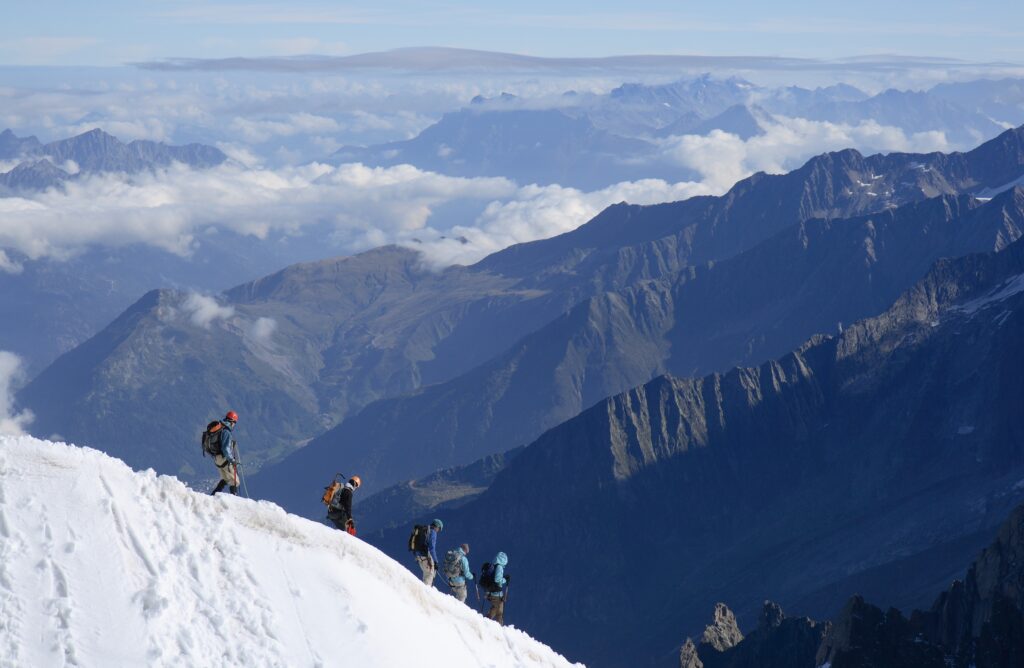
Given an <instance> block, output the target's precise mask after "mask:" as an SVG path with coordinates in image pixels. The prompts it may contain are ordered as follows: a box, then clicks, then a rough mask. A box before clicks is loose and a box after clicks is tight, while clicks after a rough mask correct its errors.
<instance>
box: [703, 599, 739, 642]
mask: <svg viewBox="0 0 1024 668" xmlns="http://www.w3.org/2000/svg"><path fill="white" fill-rule="evenodd" d="M742 640H743V634H742V633H741V632H740V627H739V626H738V625H737V624H736V615H734V614H733V612H732V610H730V609H729V606H727V605H726V604H725V603H716V604H715V612H714V615H713V617H712V620H711V623H710V624H708V625H707V627H706V628H705V629H704V633H703V635H701V637H700V644H701V647H704V646H707V647H710V648H712V649H714V650H715V651H718V652H724V651H725V650H727V649H729V648H730V647H733V646H735V645H737V644H739V642H740V641H742Z"/></svg>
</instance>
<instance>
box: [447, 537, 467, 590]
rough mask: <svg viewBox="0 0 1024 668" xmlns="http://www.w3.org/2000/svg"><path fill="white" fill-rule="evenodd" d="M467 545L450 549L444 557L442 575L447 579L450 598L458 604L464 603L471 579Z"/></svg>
mask: <svg viewBox="0 0 1024 668" xmlns="http://www.w3.org/2000/svg"><path fill="white" fill-rule="evenodd" d="M468 554H469V544H467V543H463V544H462V545H460V546H459V547H455V548H452V549H450V550H448V552H446V553H445V555H444V574H445V577H446V578H448V586H449V587H451V588H452V596H454V597H455V598H457V599H459V601H460V602H462V603H465V602H466V585H467V584H468V583H469V581H470V580H472V579H473V572H472V571H470V570H469V559H468V558H467V557H466V555H468Z"/></svg>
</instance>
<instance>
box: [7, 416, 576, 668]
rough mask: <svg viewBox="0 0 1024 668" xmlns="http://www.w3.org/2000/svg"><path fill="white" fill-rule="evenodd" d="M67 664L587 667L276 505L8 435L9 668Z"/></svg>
mask: <svg viewBox="0 0 1024 668" xmlns="http://www.w3.org/2000/svg"><path fill="white" fill-rule="evenodd" d="M317 491H318V490H312V491H311V493H313V494H316V493H317ZM70 665H80V666H190V667H191V666H240V665H245V666H323V667H328V666H342V665H346V666H361V667H367V666H388V667H395V666H408V665H417V666H442V665H443V666H448V667H455V666H467V667H473V668H477V667H484V666H494V667H505V666H509V667H518V666H524V667H525V666H570V665H580V664H571V663H570V662H569V661H568V660H566V659H565V658H564V657H562V656H560V655H559V654H558V653H556V652H555V651H553V650H552V649H550V648H549V647H547V646H545V645H543V644H541V643H540V642H538V641H536V640H534V639H532V638H531V637H529V636H528V635H527V634H525V633H523V632H522V631H520V630H517V629H515V628H513V627H501V626H499V625H498V624H496V623H494V622H492V621H490V620H487V619H485V618H484V617H483V616H481V615H480V614H479V613H477V612H476V611H474V610H473V609H471V608H469V607H467V606H465V605H463V604H461V603H459V602H458V601H457V600H455V599H454V598H452V597H451V596H448V595H446V594H443V593H441V592H440V591H437V590H436V589H430V588H428V587H426V586H425V585H423V584H422V583H421V582H420V581H419V579H418V578H416V577H414V576H413V574H412V573H411V572H409V571H408V570H407V569H406V568H404V567H403V566H402V565H401V564H399V563H397V562H395V561H394V560H392V559H390V558H389V557H387V556H385V555H384V554H383V553H382V552H380V551H379V550H377V549H376V548H374V547H372V546H370V545H367V544H366V543H364V542H362V541H360V540H359V539H358V538H354V537H351V536H349V535H347V534H345V533H342V532H339V531H336V530H334V529H331V528H328V527H326V526H324V525H321V524H317V523H316V522H312V521H309V520H306V519H303V518H300V517H297V516H295V515H289V514H287V513H285V512H284V510H282V509H281V508H280V507H278V506H276V505H274V504H272V503H269V502H266V501H253V500H249V499H245V498H239V497H232V496H230V495H223V494H222V495H218V496H216V497H211V496H208V495H205V494H201V493H198V492H195V491H192V490H190V489H189V488H188V487H187V486H186V485H185V484H183V483H182V482H180V481H179V480H177V479H175V478H173V477H168V476H158V475H157V474H156V473H154V472H153V471H152V470H147V471H142V472H136V471H132V470H131V469H130V468H129V467H128V466H127V465H125V464H124V463H123V462H121V461H120V460H117V459H114V458H112V457H109V456H107V455H105V454H103V453H101V452H99V451H96V450H92V449H90V448H82V447H77V446H74V445H68V444H63V443H51V442H48V441H41V440H38V439H35V438H32V437H29V436H0V666H70Z"/></svg>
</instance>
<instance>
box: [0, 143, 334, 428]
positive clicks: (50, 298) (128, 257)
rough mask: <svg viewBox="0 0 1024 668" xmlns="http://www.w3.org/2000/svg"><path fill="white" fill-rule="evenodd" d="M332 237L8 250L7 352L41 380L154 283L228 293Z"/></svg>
mask: <svg viewBox="0 0 1024 668" xmlns="http://www.w3.org/2000/svg"><path fill="white" fill-rule="evenodd" d="M41 162H42V163H43V164H44V165H47V166H50V165H51V163H50V162H49V161H41ZM18 169H20V168H16V169H15V170H14V171H15V172H16V171H18ZM3 178H4V177H3V175H0V180H2V179H3ZM328 233H329V231H328V230H326V229H322V228H318V227H316V226H311V227H310V228H307V231H306V233H305V234H302V235H294V234H290V233H271V234H270V235H269V236H267V237H266V238H265V239H257V238H256V237H253V236H249V235H245V236H238V235H236V234H234V233H233V232H230V231H219V230H218V231H207V232H206V233H204V234H202V235H200V236H199V237H198V238H197V240H196V241H197V243H196V246H195V247H194V249H193V251H192V253H190V254H189V255H188V256H180V255H175V254H172V253H168V252H166V251H165V250H163V249H159V248H153V247H150V246H146V245H143V244H132V245H130V246H126V247H122V248H109V247H95V248H88V249H84V250H83V251H82V252H80V253H76V254H75V255H73V256H72V257H67V258H58V259H50V258H40V259H37V260H32V259H30V258H28V257H26V256H24V255H23V254H20V253H18V252H17V251H13V250H10V249H6V250H5V251H4V253H5V255H7V257H8V258H9V260H10V262H11V264H12V265H13V266H14V268H15V270H14V273H12V272H9V271H0V321H2V322H3V323H4V326H3V327H0V350H8V351H11V352H14V353H17V354H18V355H19V356H21V357H22V358H23V359H24V361H25V364H26V365H27V367H28V370H29V373H30V374H31V375H35V374H36V373H38V372H40V371H42V370H43V369H44V368H46V366H48V365H49V364H50V363H52V362H53V361H54V360H55V359H56V358H57V357H58V356H60V355H62V354H64V353H66V352H68V351H70V350H71V349H73V348H74V347H75V346H77V345H79V344H80V343H83V342H84V341H86V340H87V339H88V338H90V337H91V336H93V335H95V334H96V333H97V332H99V331H100V330H101V329H103V328H104V327H106V326H107V325H109V324H110V323H111V321H113V320H114V319H115V318H116V317H117V316H118V315H119V314H120V313H122V312H123V311H124V310H125V309H126V308H128V307H129V306H131V305H132V304H133V303H134V302H135V301H137V300H138V299H139V298H140V297H141V296H142V295H144V294H145V293H146V292H148V291H149V290H151V289H152V287H153V286H154V285H164V286H168V287H173V288H175V289H178V290H182V291H187V290H199V291H202V292H207V291H220V290H224V289H225V288H228V287H230V286H234V285H237V284H238V283H239V282H241V281H246V280H252V279H254V278H257V277H259V276H263V275H265V274H266V273H267V271H268V270H269V269H271V268H276V267H284V266H286V265H290V264H293V263H295V262H297V261H300V260H305V259H309V258H316V257H321V256H322V255H323V252H324V243H323V241H322V240H323V239H324V238H325V237H324V235H326V234H328ZM226 249H230V252H227V251H226ZM50 433H52V432H46V435H48V434H50Z"/></svg>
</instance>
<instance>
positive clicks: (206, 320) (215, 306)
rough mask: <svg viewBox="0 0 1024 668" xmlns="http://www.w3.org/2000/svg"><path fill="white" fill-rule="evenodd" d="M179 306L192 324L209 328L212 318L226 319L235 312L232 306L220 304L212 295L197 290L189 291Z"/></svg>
mask: <svg viewBox="0 0 1024 668" xmlns="http://www.w3.org/2000/svg"><path fill="white" fill-rule="evenodd" d="M181 307H182V309H184V311H185V314H186V315H188V316H189V319H190V320H191V321H192V324H193V325H195V326H196V327H202V328H203V329H209V328H210V324H211V323H212V322H213V321H214V320H227V319H228V318H230V317H232V316H233V315H234V314H235V309H234V307H233V306H221V305H220V304H219V303H217V300H216V299H214V298H213V297H208V296H206V295H201V294H199V293H198V292H192V293H189V295H188V297H186V298H185V301H184V302H182V304H181Z"/></svg>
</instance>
